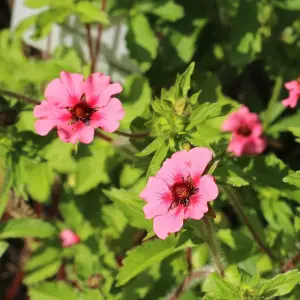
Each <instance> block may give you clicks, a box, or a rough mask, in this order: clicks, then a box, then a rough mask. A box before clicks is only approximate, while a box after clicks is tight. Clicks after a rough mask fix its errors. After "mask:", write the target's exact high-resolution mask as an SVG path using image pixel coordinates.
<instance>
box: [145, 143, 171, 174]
mask: <svg viewBox="0 0 300 300" xmlns="http://www.w3.org/2000/svg"><path fill="white" fill-rule="evenodd" d="M168 151H169V144H166V143H165V142H164V143H162V144H161V145H160V147H159V148H158V150H157V151H156V152H155V154H154V156H153V158H152V160H151V162H150V165H149V168H148V171H147V174H146V177H147V178H149V177H150V176H153V175H155V174H156V172H157V171H158V169H159V168H160V167H161V164H162V162H163V161H164V159H165V158H166V156H167V154H168Z"/></svg>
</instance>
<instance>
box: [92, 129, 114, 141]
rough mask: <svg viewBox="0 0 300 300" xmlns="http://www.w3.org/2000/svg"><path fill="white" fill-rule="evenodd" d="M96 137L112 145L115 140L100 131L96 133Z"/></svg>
mask: <svg viewBox="0 0 300 300" xmlns="http://www.w3.org/2000/svg"><path fill="white" fill-rule="evenodd" d="M95 135H96V136H98V137H99V138H100V139H102V140H104V141H106V142H109V143H112V142H113V139H112V138H111V137H109V136H107V135H105V134H103V133H102V132H100V131H95Z"/></svg>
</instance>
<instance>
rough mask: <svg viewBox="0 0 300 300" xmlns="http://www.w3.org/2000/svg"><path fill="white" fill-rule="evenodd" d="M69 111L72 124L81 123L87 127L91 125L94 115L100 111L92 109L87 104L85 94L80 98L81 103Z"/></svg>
mask: <svg viewBox="0 0 300 300" xmlns="http://www.w3.org/2000/svg"><path fill="white" fill-rule="evenodd" d="M68 110H69V111H70V113H71V114H72V122H71V123H72V124H74V123H76V122H78V121H81V122H83V123H84V124H85V125H89V124H90V121H91V116H92V114H93V113H94V112H96V111H97V110H98V109H97V108H91V107H90V106H89V105H88V104H87V102H86V98H85V94H83V95H82V96H81V98H80V102H79V103H77V104H76V105H74V106H73V107H70V108H68Z"/></svg>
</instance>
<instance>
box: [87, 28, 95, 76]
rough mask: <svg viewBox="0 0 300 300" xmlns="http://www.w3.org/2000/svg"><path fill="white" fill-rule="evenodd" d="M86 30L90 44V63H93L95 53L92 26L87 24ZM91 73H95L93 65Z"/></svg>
mask: <svg viewBox="0 0 300 300" xmlns="http://www.w3.org/2000/svg"><path fill="white" fill-rule="evenodd" d="M85 29H86V37H87V43H88V47H89V55H90V61H91V62H93V60H94V51H93V42H92V34H91V25H90V24H85ZM91 73H93V71H92V65H91Z"/></svg>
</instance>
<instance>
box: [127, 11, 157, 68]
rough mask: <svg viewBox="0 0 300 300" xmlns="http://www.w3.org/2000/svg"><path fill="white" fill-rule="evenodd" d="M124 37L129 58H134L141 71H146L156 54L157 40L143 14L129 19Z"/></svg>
mask: <svg viewBox="0 0 300 300" xmlns="http://www.w3.org/2000/svg"><path fill="white" fill-rule="evenodd" d="M126 39H127V46H128V49H129V51H130V56H131V58H132V59H134V60H136V62H137V63H138V64H139V67H140V69H141V71H143V72H145V71H147V70H148V69H149V68H150V67H151V63H152V60H153V59H154V58H155V57H156V55H157V48H158V40H157V37H156V35H155V33H154V31H153V30H152V28H151V26H150V24H149V21H148V19H147V18H146V17H145V16H144V15H143V14H137V15H135V16H133V17H131V18H130V19H129V28H128V32H127V37H126Z"/></svg>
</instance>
